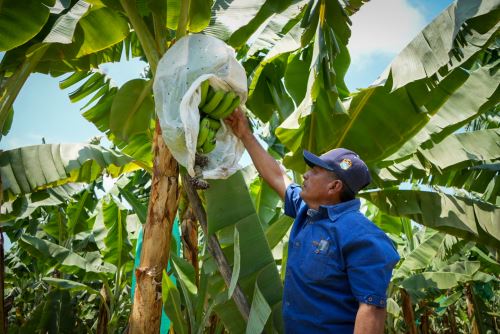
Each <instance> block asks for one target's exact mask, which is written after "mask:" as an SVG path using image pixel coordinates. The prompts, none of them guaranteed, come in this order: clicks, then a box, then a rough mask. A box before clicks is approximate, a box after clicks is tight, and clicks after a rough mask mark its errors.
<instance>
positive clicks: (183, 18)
mask: <svg viewBox="0 0 500 334" xmlns="http://www.w3.org/2000/svg"><path fill="white" fill-rule="evenodd" d="M190 5H191V1H190V0H184V1H182V2H181V13H180V15H179V23H178V25H177V31H176V33H175V38H176V39H177V40H179V39H181V38H182V37H184V36H185V35H186V33H187V24H188V20H189V7H190Z"/></svg>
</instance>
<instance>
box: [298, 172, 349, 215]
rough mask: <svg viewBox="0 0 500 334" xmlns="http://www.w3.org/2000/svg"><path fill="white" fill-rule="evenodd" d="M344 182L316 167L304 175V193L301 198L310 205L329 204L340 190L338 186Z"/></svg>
mask: <svg viewBox="0 0 500 334" xmlns="http://www.w3.org/2000/svg"><path fill="white" fill-rule="evenodd" d="M338 182H342V181H340V180H338V179H336V178H335V176H334V174H333V173H332V172H330V171H327V170H326V169H324V168H321V167H318V166H314V167H313V168H311V169H309V170H308V171H307V172H306V173H305V174H304V182H303V184H302V192H301V193H300V197H302V199H303V200H304V201H305V202H306V203H307V204H308V205H309V206H311V205H313V206H315V204H319V205H321V204H327V203H329V202H330V201H331V199H332V198H333V197H334V195H335V193H336V192H338V189H339V188H341V186H340V187H339V185H338V184H337V183H338Z"/></svg>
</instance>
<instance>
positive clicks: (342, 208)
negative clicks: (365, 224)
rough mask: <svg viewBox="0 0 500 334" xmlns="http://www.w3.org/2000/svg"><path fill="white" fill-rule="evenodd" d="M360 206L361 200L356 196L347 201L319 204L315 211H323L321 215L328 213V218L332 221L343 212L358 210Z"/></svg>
mask: <svg viewBox="0 0 500 334" xmlns="http://www.w3.org/2000/svg"><path fill="white" fill-rule="evenodd" d="M360 207H361V201H360V200H359V199H358V198H355V199H352V200H350V201H347V202H341V203H337V204H333V205H320V207H319V210H318V211H316V212H320V213H323V215H322V216H326V215H328V218H330V220H332V221H334V220H337V218H338V217H340V216H341V215H343V214H344V213H347V212H351V211H358V210H359V208H360Z"/></svg>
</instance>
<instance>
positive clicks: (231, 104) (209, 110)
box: [199, 80, 240, 119]
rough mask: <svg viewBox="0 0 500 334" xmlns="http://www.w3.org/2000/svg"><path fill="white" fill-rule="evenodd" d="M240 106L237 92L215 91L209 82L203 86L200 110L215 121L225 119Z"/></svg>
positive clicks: (205, 82)
mask: <svg viewBox="0 0 500 334" xmlns="http://www.w3.org/2000/svg"><path fill="white" fill-rule="evenodd" d="M239 105H240V97H239V96H238V95H236V93H235V92H233V91H229V92H225V91H223V90H217V91H216V90H215V89H213V88H212V86H210V84H209V83H208V80H206V81H204V82H203V83H202V84H201V102H200V104H199V109H200V110H201V111H202V112H204V113H205V114H207V115H209V116H210V117H211V118H214V119H224V118H226V117H228V116H229V115H231V113H232V112H233V111H234V109H235V108H236V107H237V106H239Z"/></svg>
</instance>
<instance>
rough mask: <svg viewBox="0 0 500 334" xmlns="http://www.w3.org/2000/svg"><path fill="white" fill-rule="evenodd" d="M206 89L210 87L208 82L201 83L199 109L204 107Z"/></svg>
mask: <svg viewBox="0 0 500 334" xmlns="http://www.w3.org/2000/svg"><path fill="white" fill-rule="evenodd" d="M208 87H210V84H209V82H208V80H205V81H203V82H202V83H201V85H200V89H201V100H200V104H199V105H198V107H199V108H200V107H202V106H204V105H205V101H206V100H207V95H208Z"/></svg>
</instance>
